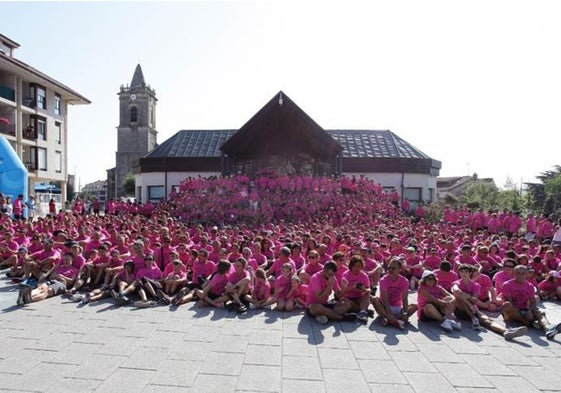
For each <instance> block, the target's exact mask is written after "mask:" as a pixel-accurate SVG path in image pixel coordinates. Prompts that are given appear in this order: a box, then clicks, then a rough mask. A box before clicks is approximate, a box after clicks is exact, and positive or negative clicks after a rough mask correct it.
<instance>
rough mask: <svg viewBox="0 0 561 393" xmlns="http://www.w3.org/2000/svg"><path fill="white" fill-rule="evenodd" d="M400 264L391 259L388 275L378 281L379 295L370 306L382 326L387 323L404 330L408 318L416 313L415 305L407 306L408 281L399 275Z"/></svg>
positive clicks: (398, 260)
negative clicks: (380, 319) (380, 318)
mask: <svg viewBox="0 0 561 393" xmlns="http://www.w3.org/2000/svg"><path fill="white" fill-rule="evenodd" d="M401 269H402V262H401V260H400V259H399V258H392V259H391V260H390V262H389V265H388V274H387V275H385V276H384V277H382V279H381V280H380V294H379V296H376V297H374V298H373V299H372V305H373V306H374V309H375V310H376V312H377V313H378V314H379V315H380V316H381V317H382V324H383V325H385V324H387V323H389V324H390V325H391V326H393V327H396V328H398V329H401V330H403V329H405V326H406V324H407V322H408V321H409V317H410V316H411V315H413V314H414V313H415V312H416V311H417V305H416V304H409V299H408V291H409V281H407V279H406V278H405V277H403V276H402V275H401V274H400V271H401Z"/></svg>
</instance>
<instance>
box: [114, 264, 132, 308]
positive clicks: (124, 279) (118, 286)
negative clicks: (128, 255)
mask: <svg viewBox="0 0 561 393" xmlns="http://www.w3.org/2000/svg"><path fill="white" fill-rule="evenodd" d="M135 271H136V264H135V263H134V262H133V261H127V262H125V264H124V268H123V270H121V271H120V272H119V273H117V274H116V275H115V276H114V277H113V282H112V283H111V287H112V288H115V289H111V296H112V297H113V299H114V300H115V303H116V304H117V305H118V306H121V305H123V304H126V303H128V302H129V301H130V299H129V295H131V294H133V293H134V291H136V288H137V285H136V274H135V273H136V272H135Z"/></svg>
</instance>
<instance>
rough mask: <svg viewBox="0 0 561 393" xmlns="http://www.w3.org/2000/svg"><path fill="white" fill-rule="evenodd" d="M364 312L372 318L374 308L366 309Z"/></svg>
mask: <svg viewBox="0 0 561 393" xmlns="http://www.w3.org/2000/svg"><path fill="white" fill-rule="evenodd" d="M366 312H367V313H368V318H374V310H370V309H368V310H366Z"/></svg>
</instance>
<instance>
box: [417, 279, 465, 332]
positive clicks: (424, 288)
mask: <svg viewBox="0 0 561 393" xmlns="http://www.w3.org/2000/svg"><path fill="white" fill-rule="evenodd" d="M417 304H418V305H419V306H418V307H419V308H418V310H417V316H418V318H419V320H421V321H430V320H435V321H438V322H440V326H441V327H442V328H443V329H444V330H446V331H447V332H451V331H452V330H453V329H456V330H460V328H461V326H462V325H461V324H460V323H459V322H458V321H457V320H456V319H455V317H454V310H455V309H456V302H455V300H454V296H453V295H452V294H451V293H450V292H448V291H447V290H446V289H444V288H443V287H441V286H440V285H438V284H437V281H436V275H435V274H434V273H433V272H431V271H430V270H425V271H424V272H423V275H422V276H421V282H420V283H419V290H418V292H417Z"/></svg>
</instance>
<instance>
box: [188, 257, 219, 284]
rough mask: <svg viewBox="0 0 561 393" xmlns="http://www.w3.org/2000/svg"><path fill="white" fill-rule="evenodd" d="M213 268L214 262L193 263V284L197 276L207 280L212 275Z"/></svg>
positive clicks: (214, 266)
mask: <svg viewBox="0 0 561 393" xmlns="http://www.w3.org/2000/svg"><path fill="white" fill-rule="evenodd" d="M215 268H216V265H215V264H214V262H211V261H208V260H207V261H206V262H205V263H200V262H199V261H197V262H195V263H193V268H192V269H193V282H197V279H198V278H199V276H202V277H203V278H207V277H208V276H210V275H211V274H212V273H214V270H215Z"/></svg>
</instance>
